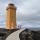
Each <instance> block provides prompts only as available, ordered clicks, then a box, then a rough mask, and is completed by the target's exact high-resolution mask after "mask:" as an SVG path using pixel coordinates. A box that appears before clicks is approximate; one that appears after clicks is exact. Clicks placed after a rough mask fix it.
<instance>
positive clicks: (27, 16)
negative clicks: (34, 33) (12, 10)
mask: <svg viewBox="0 0 40 40" xmlns="http://www.w3.org/2000/svg"><path fill="white" fill-rule="evenodd" d="M9 3H14V4H15V6H16V8H17V10H16V19H17V20H16V21H17V24H20V25H21V24H22V26H23V27H24V26H25V27H27V28H30V27H32V28H34V27H40V0H6V1H5V0H0V16H2V17H0V18H1V19H0V27H2V28H5V23H6V21H5V20H6V18H5V14H6V7H7V5H8V4H9Z"/></svg>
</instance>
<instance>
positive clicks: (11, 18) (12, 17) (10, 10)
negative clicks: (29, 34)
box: [6, 3, 16, 29]
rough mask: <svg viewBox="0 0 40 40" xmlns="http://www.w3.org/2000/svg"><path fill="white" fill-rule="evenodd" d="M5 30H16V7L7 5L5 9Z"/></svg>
mask: <svg viewBox="0 0 40 40" xmlns="http://www.w3.org/2000/svg"><path fill="white" fill-rule="evenodd" d="M6 12H7V16H6V28H7V29H16V7H15V5H14V4H12V3H10V4H8V6H7V8H6Z"/></svg>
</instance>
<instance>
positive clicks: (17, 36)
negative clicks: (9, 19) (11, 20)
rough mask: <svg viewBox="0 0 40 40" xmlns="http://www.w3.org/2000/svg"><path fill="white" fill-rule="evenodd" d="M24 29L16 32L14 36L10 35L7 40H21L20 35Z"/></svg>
mask: <svg viewBox="0 0 40 40" xmlns="http://www.w3.org/2000/svg"><path fill="white" fill-rule="evenodd" d="M23 30H24V29H20V30H18V31H16V32H13V33H12V34H10V35H9V36H8V37H7V38H6V40H20V39H19V33H20V32H21V31H23Z"/></svg>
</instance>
